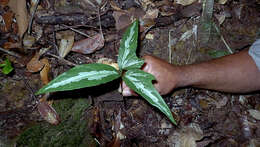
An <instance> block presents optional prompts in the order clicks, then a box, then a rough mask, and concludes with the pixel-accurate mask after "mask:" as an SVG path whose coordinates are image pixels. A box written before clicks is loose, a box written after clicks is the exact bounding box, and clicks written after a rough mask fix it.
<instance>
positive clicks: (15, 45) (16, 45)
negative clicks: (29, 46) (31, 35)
mask: <svg viewBox="0 0 260 147" xmlns="http://www.w3.org/2000/svg"><path fill="white" fill-rule="evenodd" d="M3 47H4V48H5V49H12V48H21V44H20V43H18V42H15V43H13V42H6V43H4V45H3Z"/></svg>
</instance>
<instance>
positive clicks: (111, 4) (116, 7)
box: [109, 0, 124, 11]
mask: <svg viewBox="0 0 260 147" xmlns="http://www.w3.org/2000/svg"><path fill="white" fill-rule="evenodd" d="M109 2H110V6H111V7H112V8H113V9H114V10H115V11H124V10H122V9H121V8H119V7H118V6H117V4H116V3H115V2H114V0H111V1H109Z"/></svg>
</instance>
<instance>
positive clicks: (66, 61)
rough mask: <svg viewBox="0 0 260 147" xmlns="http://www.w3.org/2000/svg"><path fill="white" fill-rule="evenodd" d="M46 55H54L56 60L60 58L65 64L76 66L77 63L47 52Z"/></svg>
mask: <svg viewBox="0 0 260 147" xmlns="http://www.w3.org/2000/svg"><path fill="white" fill-rule="evenodd" d="M47 55H49V56H52V57H54V58H57V59H58V60H61V61H63V62H65V63H66V64H68V65H70V66H77V64H75V63H72V62H70V61H68V60H66V59H64V58H61V57H59V56H56V55H54V54H50V53H47Z"/></svg>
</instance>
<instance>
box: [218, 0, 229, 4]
mask: <svg viewBox="0 0 260 147" xmlns="http://www.w3.org/2000/svg"><path fill="white" fill-rule="evenodd" d="M226 2H227V0H219V1H218V3H219V4H222V5H224V4H225V3H226Z"/></svg>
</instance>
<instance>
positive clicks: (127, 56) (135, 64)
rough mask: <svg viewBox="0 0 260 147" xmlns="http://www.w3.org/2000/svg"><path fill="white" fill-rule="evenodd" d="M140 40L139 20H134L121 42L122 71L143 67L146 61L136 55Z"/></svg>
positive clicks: (120, 60) (119, 59)
mask: <svg viewBox="0 0 260 147" xmlns="http://www.w3.org/2000/svg"><path fill="white" fill-rule="evenodd" d="M137 40H138V20H136V21H134V22H133V23H132V24H131V25H130V26H129V27H128V28H127V30H126V32H125V34H124V36H123V39H122V40H121V42H120V48H119V56H118V60H117V62H118V66H119V69H120V71H122V70H129V69H137V68H141V66H142V65H143V64H144V61H143V60H141V59H139V58H138V57H137V56H136V53H135V52H136V48H137Z"/></svg>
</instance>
